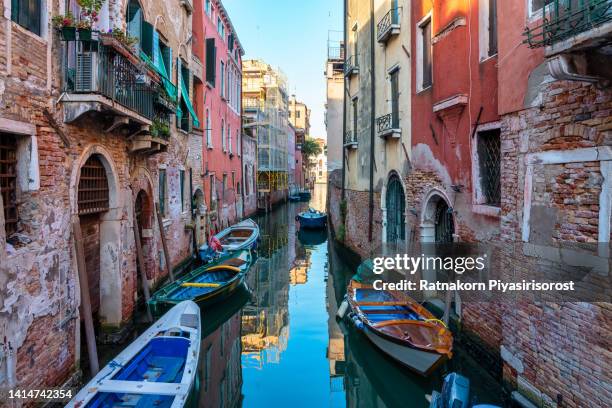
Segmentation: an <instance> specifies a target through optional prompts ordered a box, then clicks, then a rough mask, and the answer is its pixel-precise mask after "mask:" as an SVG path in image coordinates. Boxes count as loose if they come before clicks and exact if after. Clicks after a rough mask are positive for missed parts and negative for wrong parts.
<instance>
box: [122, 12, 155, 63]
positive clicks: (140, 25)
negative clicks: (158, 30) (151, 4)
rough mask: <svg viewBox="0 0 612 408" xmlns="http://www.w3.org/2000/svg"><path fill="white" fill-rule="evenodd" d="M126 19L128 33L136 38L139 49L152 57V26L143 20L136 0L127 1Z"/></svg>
mask: <svg viewBox="0 0 612 408" xmlns="http://www.w3.org/2000/svg"><path fill="white" fill-rule="evenodd" d="M126 21H127V32H128V34H129V35H130V36H132V37H134V38H138V45H139V47H140V49H141V50H142V51H143V52H144V53H145V54H146V55H148V56H149V57H150V58H153V31H154V30H153V26H152V25H151V24H149V23H148V22H146V21H145V20H144V16H143V13H142V9H141V8H140V3H139V2H138V0H130V2H129V3H128V8H127V14H126Z"/></svg>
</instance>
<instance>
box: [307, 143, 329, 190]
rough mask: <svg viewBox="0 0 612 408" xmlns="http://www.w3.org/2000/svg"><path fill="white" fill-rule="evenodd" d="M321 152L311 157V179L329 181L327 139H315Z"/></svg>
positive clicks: (320, 181)
mask: <svg viewBox="0 0 612 408" xmlns="http://www.w3.org/2000/svg"><path fill="white" fill-rule="evenodd" d="M315 142H317V144H318V145H319V147H320V148H321V153H319V154H318V155H317V156H316V157H313V158H311V159H310V180H312V181H314V182H315V183H320V184H325V183H327V144H326V142H325V139H315Z"/></svg>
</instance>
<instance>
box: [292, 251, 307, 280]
mask: <svg viewBox="0 0 612 408" xmlns="http://www.w3.org/2000/svg"><path fill="white" fill-rule="evenodd" d="M308 255H309V253H307V256H308ZM308 268H310V261H309V260H308V259H296V260H295V262H294V265H293V268H291V269H290V270H289V276H290V282H291V284H292V285H303V284H305V283H306V282H308Z"/></svg>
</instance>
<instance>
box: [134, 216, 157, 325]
mask: <svg viewBox="0 0 612 408" xmlns="http://www.w3.org/2000/svg"><path fill="white" fill-rule="evenodd" d="M134 241H135V242H136V258H137V259H138V269H139V270H140V280H141V281H142V292H143V293H144V298H145V304H146V306H147V320H148V321H149V322H152V321H153V316H152V315H151V308H150V306H149V299H150V298H151V295H150V293H149V281H148V280H147V273H146V271H145V263H144V258H143V256H142V243H141V242H140V229H139V228H138V218H136V214H134Z"/></svg>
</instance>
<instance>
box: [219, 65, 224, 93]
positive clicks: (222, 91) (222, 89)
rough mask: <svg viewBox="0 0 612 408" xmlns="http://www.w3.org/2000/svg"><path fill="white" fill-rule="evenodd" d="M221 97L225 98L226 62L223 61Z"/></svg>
mask: <svg viewBox="0 0 612 408" xmlns="http://www.w3.org/2000/svg"><path fill="white" fill-rule="evenodd" d="M219 86H220V87H221V89H220V90H221V97H222V98H225V62H223V61H221V84H220V85H219Z"/></svg>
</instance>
